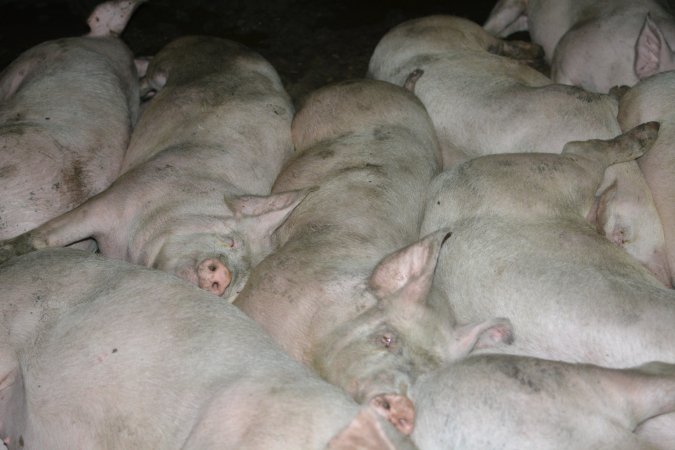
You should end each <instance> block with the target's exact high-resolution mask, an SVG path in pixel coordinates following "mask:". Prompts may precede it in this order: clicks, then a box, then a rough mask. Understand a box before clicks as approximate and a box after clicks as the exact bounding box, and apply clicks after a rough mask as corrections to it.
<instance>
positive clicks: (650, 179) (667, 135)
mask: <svg viewBox="0 0 675 450" xmlns="http://www.w3.org/2000/svg"><path fill="white" fill-rule="evenodd" d="M674 105H675V73H674V72H664V73H659V74H657V75H654V76H652V77H649V78H646V79H644V80H641V81H640V82H639V83H638V84H636V85H635V86H633V87H632V88H631V89H629V90H628V91H627V92H626V93H625V94H624V95H623V96H622V97H621V101H620V103H619V123H620V124H621V127H622V128H624V129H629V128H631V127H634V126H636V125H637V124H638V123H642V122H646V121H650V120H655V121H658V122H659V123H660V124H661V128H660V129H659V137H658V139H657V140H656V142H655V143H654V145H653V146H652V148H651V149H650V150H649V152H647V153H646V154H645V155H644V156H642V157H641V158H640V159H638V164H639V165H640V169H642V172H643V173H644V175H645V179H646V181H647V184H648V185H649V187H650V189H651V191H652V196H653V197H654V203H655V204H656V209H657V210H658V212H659V215H660V216H661V222H662V223H663V231H664V234H665V239H666V251H667V257H668V264H669V267H670V272H671V279H670V281H671V283H673V282H675V280H674V279H673V278H672V272H673V270H675V180H674V179H673V176H674V175H675V112H674V111H673V106H674Z"/></svg>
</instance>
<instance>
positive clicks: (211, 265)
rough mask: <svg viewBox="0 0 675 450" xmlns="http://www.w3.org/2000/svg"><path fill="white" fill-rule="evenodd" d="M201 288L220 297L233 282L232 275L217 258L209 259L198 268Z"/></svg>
mask: <svg viewBox="0 0 675 450" xmlns="http://www.w3.org/2000/svg"><path fill="white" fill-rule="evenodd" d="M197 278H198V280H199V287H200V288H202V289H205V290H207V291H209V292H212V293H214V294H216V295H218V296H221V295H223V293H224V292H225V289H227V287H228V286H229V285H230V282H231V281H232V273H231V272H230V271H229V270H228V268H227V267H225V264H223V262H222V261H220V260H219V259H217V258H207V259H205V260H204V261H202V262H200V263H199V266H198V267H197Z"/></svg>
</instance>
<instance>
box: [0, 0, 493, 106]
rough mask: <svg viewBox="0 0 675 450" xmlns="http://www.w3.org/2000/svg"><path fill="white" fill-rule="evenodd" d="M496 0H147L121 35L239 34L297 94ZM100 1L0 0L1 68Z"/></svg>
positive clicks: (136, 39) (79, 24)
mask: <svg viewBox="0 0 675 450" xmlns="http://www.w3.org/2000/svg"><path fill="white" fill-rule="evenodd" d="M495 1H496V0H470V1H464V2H458V1H454V2H453V1H451V0H445V1H439V0H435V1H433V0H417V1H414V0H389V1H387V0H371V1H369V0H362V1H358V0H343V1H329V0H277V1H270V0H228V1H223V0H149V1H148V2H147V3H145V4H143V5H142V6H141V7H140V8H139V9H138V10H137V11H136V13H135V14H134V16H133V17H132V19H131V21H130V22H129V24H128V25H127V28H126V30H125V32H124V34H123V35H122V38H123V39H124V41H125V42H126V43H127V44H128V45H129V47H130V48H131V49H132V51H133V52H134V54H136V55H138V56H142V55H152V54H154V53H155V52H157V50H159V49H160V48H161V47H162V46H163V45H164V44H166V43H168V42H169V41H170V40H172V39H174V38H176V37H178V36H182V35H187V34H206V35H215V36H221V37H225V38H229V39H233V40H236V41H238V42H241V43H243V44H246V45H248V46H249V47H251V48H253V49H255V50H256V51H258V52H259V53H261V54H262V55H263V56H265V57H266V58H267V59H268V60H269V61H270V62H271V63H272V64H273V65H274V67H275V68H276V69H277V71H278V72H279V74H280V75H281V78H282V80H283V81H284V84H285V85H286V88H287V90H288V92H289V93H290V94H291V96H292V97H293V98H294V99H295V100H297V99H298V98H300V97H301V96H302V95H303V94H305V93H307V92H309V91H311V90H313V89H316V88H318V87H320V86H322V85H324V84H326V83H328V82H331V81H336V80H341V79H346V78H354V77H363V76H364V75H365V72H366V69H367V65H368V59H369V58H370V55H371V53H372V51H373V49H374V48H375V45H376V44H377V42H378V40H379V39H380V37H382V35H383V34H384V33H385V32H386V31H387V30H389V29H390V28H391V27H393V26H394V25H396V24H398V23H400V22H402V21H404V20H407V19H411V18H414V17H421V16H425V15H430V14H454V15H458V16H462V17H466V18H469V19H471V20H473V21H475V22H478V23H481V24H482V23H483V21H484V20H485V18H486V17H487V15H488V13H489V12H490V9H491V8H492V6H493V5H494V3H495ZM99 2H100V0H99V1H97V0H44V1H30V0H0V68H4V67H5V66H6V65H7V64H9V63H10V62H11V61H12V60H13V59H14V58H16V57H17V56H18V55H19V54H20V53H21V52H22V51H24V50H26V49H27V48H29V47H32V46H33V45H35V44H38V43H40V42H42V41H45V40H48V39H54V38H59V37H66V36H77V35H81V34H85V33H86V32H87V31H88V28H87V26H86V23H85V20H86V18H87V16H88V15H89V13H90V12H91V10H92V9H93V8H94V6H95V5H96V4H97V3H99Z"/></svg>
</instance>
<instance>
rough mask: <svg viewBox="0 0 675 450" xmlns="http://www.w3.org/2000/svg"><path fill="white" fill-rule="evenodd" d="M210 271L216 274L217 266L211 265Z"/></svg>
mask: <svg viewBox="0 0 675 450" xmlns="http://www.w3.org/2000/svg"><path fill="white" fill-rule="evenodd" d="M209 270H210V271H211V272H215V271H216V266H215V265H213V264H211V265H210V266H209Z"/></svg>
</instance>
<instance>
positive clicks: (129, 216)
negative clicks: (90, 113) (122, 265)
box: [4, 36, 304, 300]
mask: <svg viewBox="0 0 675 450" xmlns="http://www.w3.org/2000/svg"><path fill="white" fill-rule="evenodd" d="M144 84H147V85H148V86H149V87H150V88H152V89H154V90H156V91H157V94H156V95H155V96H154V98H152V100H151V101H150V104H149V105H148V106H147V108H146V109H145V111H144V113H143V115H142V116H141V119H140V120H139V123H138V125H137V126H136V128H135V130H134V132H133V135H132V137H131V143H130V145H129V149H128V150H127V154H126V156H125V162H124V169H123V172H124V173H123V175H122V176H121V177H120V178H119V179H118V180H117V181H115V183H114V184H113V185H112V186H111V187H110V188H109V189H107V190H106V191H104V192H103V193H101V194H99V195H98V196H96V197H93V198H92V199H90V200H89V201H87V202H86V203H84V204H83V205H81V206H80V207H78V208H76V209H74V210H73V211H71V212H69V213H67V214H64V215H62V216H60V217H57V218H55V219H54V220H51V221H50V222H47V223H46V224H45V225H43V226H41V227H39V228H37V229H36V230H33V231H31V232H29V233H27V234H24V235H21V236H19V237H17V238H16V239H15V240H13V241H10V242H7V243H5V245H4V249H5V250H4V251H5V253H6V254H8V255H11V254H13V253H21V252H24V251H26V250H30V249H31V248H42V247H48V246H49V247H53V246H63V245H67V244H70V243H72V242H76V241H79V240H81V239H85V238H88V237H93V238H95V239H96V241H97V243H98V246H99V249H100V250H101V252H102V253H103V254H104V255H106V256H109V257H114V258H120V259H125V260H127V261H130V262H134V263H138V264H142V265H145V266H148V267H154V268H158V269H160V270H165V271H168V272H172V273H175V274H177V275H178V276H180V277H182V278H184V279H186V280H188V281H190V282H192V283H194V284H197V285H198V286H200V287H202V288H204V289H207V290H209V291H211V292H213V293H214V294H216V295H220V296H223V297H225V298H228V299H230V300H232V299H233V298H234V296H235V295H236V294H237V292H238V290H239V289H240V288H241V286H243V284H244V283H245V281H246V276H247V274H248V269H249V268H250V266H251V265H254V264H255V263H256V262H257V261H258V260H260V259H262V257H264V256H265V255H266V253H267V252H269V251H270V248H271V247H270V246H271V242H270V241H269V237H270V234H271V232H272V231H273V230H274V229H275V228H276V227H277V226H278V225H279V223H280V222H281V221H282V220H283V219H284V217H285V216H286V215H287V214H288V212H289V211H290V210H291V209H292V208H293V207H294V206H295V205H296V204H297V202H298V201H300V200H301V199H302V196H303V195H304V194H302V193H284V194H278V195H274V196H268V197H264V195H267V194H269V192H270V188H271V186H272V183H273V182H274V179H275V178H276V176H277V174H278V173H279V170H280V169H281V166H282V164H283V163H284V161H285V160H286V159H287V158H288V157H289V156H290V155H291V154H292V152H293V145H292V142H291V131H290V124H291V119H292V115H293V106H292V104H291V101H290V98H289V97H288V95H287V94H286V92H285V91H284V89H283V87H282V85H281V81H280V80H279V77H278V75H277V73H276V72H275V70H274V68H273V67H272V66H271V65H270V64H269V63H268V62H267V61H265V60H264V59H263V58H262V57H261V56H259V55H258V54H257V53H255V52H253V51H251V50H249V49H248V48H246V47H244V46H242V45H240V44H237V43H235V42H232V41H228V40H225V39H220V38H215V37H200V36H188V37H182V38H179V39H176V40H175V41H173V42H172V43H170V44H168V45H167V46H166V47H165V48H164V49H162V50H161V51H160V52H159V53H158V54H157V55H155V57H154V58H153V59H152V61H151V63H150V65H149V67H148V69H147V73H146V80H145V81H144ZM245 195H246V196H245ZM242 196H245V197H242Z"/></svg>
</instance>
